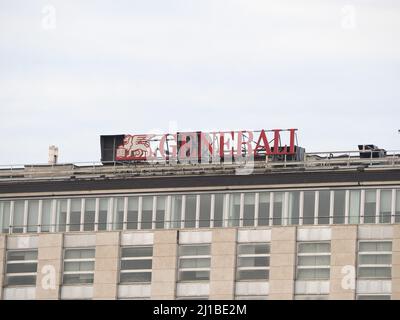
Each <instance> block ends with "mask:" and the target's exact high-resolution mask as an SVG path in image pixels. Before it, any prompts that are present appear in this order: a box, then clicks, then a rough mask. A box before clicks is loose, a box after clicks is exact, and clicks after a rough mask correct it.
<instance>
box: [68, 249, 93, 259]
mask: <svg viewBox="0 0 400 320" xmlns="http://www.w3.org/2000/svg"><path fill="white" fill-rule="evenodd" d="M94 257H95V249H66V250H65V254H64V260H67V259H93V258H94Z"/></svg>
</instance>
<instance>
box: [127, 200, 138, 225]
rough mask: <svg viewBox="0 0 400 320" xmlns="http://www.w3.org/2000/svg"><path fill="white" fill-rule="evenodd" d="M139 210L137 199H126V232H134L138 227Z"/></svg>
mask: <svg viewBox="0 0 400 320" xmlns="http://www.w3.org/2000/svg"><path fill="white" fill-rule="evenodd" d="M138 210H139V198H138V197H129V198H128V214H127V224H126V227H127V229H128V230H136V229H137V227H138V212H139V211H138Z"/></svg>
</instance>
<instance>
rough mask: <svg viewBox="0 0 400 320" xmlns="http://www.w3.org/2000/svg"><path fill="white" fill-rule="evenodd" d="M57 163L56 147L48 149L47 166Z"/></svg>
mask: <svg viewBox="0 0 400 320" xmlns="http://www.w3.org/2000/svg"><path fill="white" fill-rule="evenodd" d="M57 162H58V147H56V146H50V147H49V164H57Z"/></svg>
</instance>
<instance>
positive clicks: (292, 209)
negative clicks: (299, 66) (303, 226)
mask: <svg viewBox="0 0 400 320" xmlns="http://www.w3.org/2000/svg"><path fill="white" fill-rule="evenodd" d="M288 212H289V221H288V224H295V225H296V224H299V212H300V191H292V192H289V203H288Z"/></svg>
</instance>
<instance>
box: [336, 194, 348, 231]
mask: <svg viewBox="0 0 400 320" xmlns="http://www.w3.org/2000/svg"><path fill="white" fill-rule="evenodd" d="M334 199H335V200H334V203H333V223H334V224H343V223H344V218H345V206H346V191H345V190H335V192H334Z"/></svg>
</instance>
